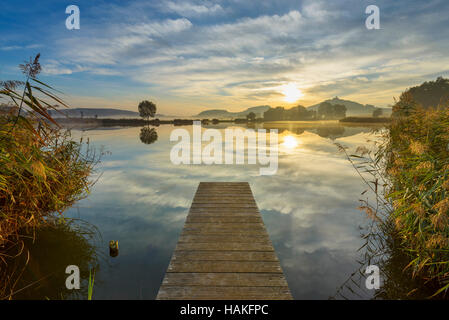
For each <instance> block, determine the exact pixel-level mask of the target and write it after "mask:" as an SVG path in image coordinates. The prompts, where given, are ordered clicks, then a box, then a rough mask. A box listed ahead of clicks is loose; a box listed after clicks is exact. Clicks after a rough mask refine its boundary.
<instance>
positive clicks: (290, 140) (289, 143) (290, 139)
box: [282, 136, 298, 149]
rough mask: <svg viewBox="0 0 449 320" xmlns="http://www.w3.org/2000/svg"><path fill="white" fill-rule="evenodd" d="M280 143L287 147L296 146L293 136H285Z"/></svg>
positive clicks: (296, 142) (292, 147) (296, 141)
mask: <svg viewBox="0 0 449 320" xmlns="http://www.w3.org/2000/svg"><path fill="white" fill-rule="evenodd" d="M282 145H283V146H284V147H286V148H288V149H294V148H296V147H297V146H298V140H296V138H295V137H293V136H285V137H284V142H283V143H282Z"/></svg>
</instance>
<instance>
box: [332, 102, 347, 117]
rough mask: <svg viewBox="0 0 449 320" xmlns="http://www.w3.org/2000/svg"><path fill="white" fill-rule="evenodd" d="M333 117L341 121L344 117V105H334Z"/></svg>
mask: <svg viewBox="0 0 449 320" xmlns="http://www.w3.org/2000/svg"><path fill="white" fill-rule="evenodd" d="M333 107H334V117H335V118H337V119H343V118H345V117H346V106H345V105H344V104H335V105H334V106H333Z"/></svg>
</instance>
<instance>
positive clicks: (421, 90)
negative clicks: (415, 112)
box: [393, 77, 449, 116]
mask: <svg viewBox="0 0 449 320" xmlns="http://www.w3.org/2000/svg"><path fill="white" fill-rule="evenodd" d="M419 106H421V107H423V108H437V107H442V108H447V107H448V106H449V79H445V78H443V77H438V78H437V79H436V80H435V81H426V82H424V83H423V84H421V85H419V86H416V87H413V88H410V89H408V90H406V91H405V92H403V93H402V94H401V96H400V98H399V101H398V102H397V103H396V104H395V105H394V106H393V116H397V115H407V114H409V113H410V111H411V110H412V109H415V108H417V107H419Z"/></svg>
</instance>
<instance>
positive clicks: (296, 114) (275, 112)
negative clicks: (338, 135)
mask: <svg viewBox="0 0 449 320" xmlns="http://www.w3.org/2000/svg"><path fill="white" fill-rule="evenodd" d="M344 117H346V106H344V105H342V104H331V103H329V102H323V103H321V104H320V106H319V107H318V111H315V110H309V109H307V108H305V107H303V106H301V105H299V106H296V107H293V108H291V109H285V108H284V107H276V108H270V109H268V110H267V111H265V113H264V114H263V118H264V120H265V121H282V120H339V119H343V118H344Z"/></svg>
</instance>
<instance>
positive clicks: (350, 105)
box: [307, 97, 391, 117]
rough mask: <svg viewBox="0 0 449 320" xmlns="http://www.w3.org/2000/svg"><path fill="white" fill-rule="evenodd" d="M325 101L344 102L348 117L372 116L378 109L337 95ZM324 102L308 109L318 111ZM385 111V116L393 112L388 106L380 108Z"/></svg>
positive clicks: (331, 102) (333, 103) (332, 102)
mask: <svg viewBox="0 0 449 320" xmlns="http://www.w3.org/2000/svg"><path fill="white" fill-rule="evenodd" d="M323 102H329V103H330V104H332V105H335V104H342V105H344V106H345V107H346V116H347V117H354V116H359V117H360V116H367V117H368V116H372V115H373V111H374V110H376V109H377V107H375V106H373V105H369V104H365V105H363V104H360V103H358V102H354V101H350V100H343V99H339V98H338V97H335V98H333V99H330V100H326V101H323ZM321 103H322V102H320V103H318V104H315V105H313V106H309V107H308V108H307V109H311V110H314V111H318V107H319V106H320V104H321ZM380 109H381V110H382V111H383V115H384V116H389V115H390V114H391V109H388V108H380Z"/></svg>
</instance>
